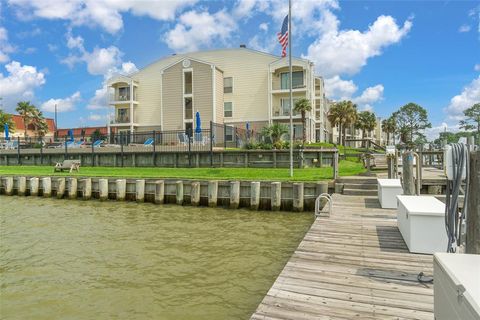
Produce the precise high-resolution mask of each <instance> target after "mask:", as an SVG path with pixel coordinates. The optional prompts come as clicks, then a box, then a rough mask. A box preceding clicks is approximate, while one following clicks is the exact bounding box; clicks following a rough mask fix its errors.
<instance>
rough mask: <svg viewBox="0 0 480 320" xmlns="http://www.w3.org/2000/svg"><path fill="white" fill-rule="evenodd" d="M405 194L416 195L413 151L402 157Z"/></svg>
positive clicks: (406, 152) (405, 153)
mask: <svg viewBox="0 0 480 320" xmlns="http://www.w3.org/2000/svg"><path fill="white" fill-rule="evenodd" d="M402 178H403V179H402V185H403V194H404V195H409V196H413V195H415V179H414V178H413V151H405V152H404V153H403V155H402Z"/></svg>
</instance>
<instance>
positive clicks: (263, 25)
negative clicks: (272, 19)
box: [258, 22, 268, 32]
mask: <svg viewBox="0 0 480 320" xmlns="http://www.w3.org/2000/svg"><path fill="white" fill-rule="evenodd" d="M258 28H259V29H260V30H262V31H264V32H267V31H268V23H266V22H263V23H260V25H259V26H258Z"/></svg>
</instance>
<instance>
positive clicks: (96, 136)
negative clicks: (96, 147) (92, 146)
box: [91, 129, 106, 142]
mask: <svg viewBox="0 0 480 320" xmlns="http://www.w3.org/2000/svg"><path fill="white" fill-rule="evenodd" d="M91 138H92V142H95V141H97V140H105V139H106V136H105V135H104V134H102V132H100V130H99V129H96V130H95V131H93V133H92V135H91Z"/></svg>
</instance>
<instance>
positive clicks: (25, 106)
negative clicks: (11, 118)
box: [15, 101, 35, 138]
mask: <svg viewBox="0 0 480 320" xmlns="http://www.w3.org/2000/svg"><path fill="white" fill-rule="evenodd" d="M34 109H35V106H34V105H32V104H30V101H20V102H19V103H17V108H15V110H16V111H17V112H18V114H19V115H20V116H21V117H22V119H23V125H24V127H25V138H26V137H27V127H28V125H29V124H30V122H31V121H32V116H33V112H34Z"/></svg>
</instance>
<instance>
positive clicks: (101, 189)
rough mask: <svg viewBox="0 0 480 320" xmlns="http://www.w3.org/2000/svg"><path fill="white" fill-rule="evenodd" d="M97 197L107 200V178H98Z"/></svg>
mask: <svg viewBox="0 0 480 320" xmlns="http://www.w3.org/2000/svg"><path fill="white" fill-rule="evenodd" d="M98 198H99V199H100V200H101V201H105V200H108V179H98Z"/></svg>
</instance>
